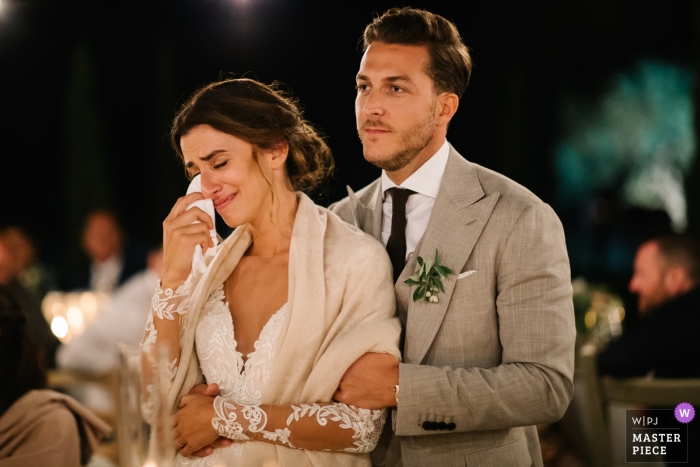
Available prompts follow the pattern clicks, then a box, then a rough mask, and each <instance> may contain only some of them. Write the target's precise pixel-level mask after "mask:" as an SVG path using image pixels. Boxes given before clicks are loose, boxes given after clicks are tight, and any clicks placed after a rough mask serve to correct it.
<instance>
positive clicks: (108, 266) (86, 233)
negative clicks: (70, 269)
mask: <svg viewBox="0 0 700 467" xmlns="http://www.w3.org/2000/svg"><path fill="white" fill-rule="evenodd" d="M82 242H83V243H82V245H83V250H84V251H85V253H86V254H87V256H88V260H89V265H86V266H87V267H84V268H83V270H82V271H81V272H80V273H79V274H78V275H77V276H76V277H75V278H74V279H73V281H72V282H71V283H70V284H69V287H68V288H69V289H82V290H94V291H99V292H105V293H110V292H111V291H112V290H114V289H115V288H116V287H118V286H120V285H122V284H123V283H124V282H125V281H126V280H127V279H129V278H130V277H131V276H133V275H134V274H135V273H137V272H138V271H141V270H143V269H144V267H145V264H144V258H143V255H139V254H137V253H136V252H135V251H133V250H132V249H131V248H126V247H125V241H124V231H123V229H122V227H121V225H120V223H119V221H118V220H117V216H116V214H115V213H114V212H112V211H109V210H99V211H93V212H92V213H90V214H89V215H88V216H87V219H86V221H85V228H84V230H83V239H82Z"/></svg>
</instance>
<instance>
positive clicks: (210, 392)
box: [190, 383, 233, 457]
mask: <svg viewBox="0 0 700 467" xmlns="http://www.w3.org/2000/svg"><path fill="white" fill-rule="evenodd" d="M190 394H204V395H206V396H211V397H216V396H219V395H220V394H221V392H220V391H219V385H218V384H216V383H212V384H195V385H194V386H192V389H190ZM231 443H233V441H231V440H230V439H228V438H225V437H223V436H219V437H218V438H217V439H216V441H214V442H213V443H211V444H210V445H208V446H205V447H203V448H202V449H200V450H198V451H195V452H193V453H192V454H191V456H192V457H207V456H211V455H212V454H213V453H214V449H216V448H227V447H229V446H231Z"/></svg>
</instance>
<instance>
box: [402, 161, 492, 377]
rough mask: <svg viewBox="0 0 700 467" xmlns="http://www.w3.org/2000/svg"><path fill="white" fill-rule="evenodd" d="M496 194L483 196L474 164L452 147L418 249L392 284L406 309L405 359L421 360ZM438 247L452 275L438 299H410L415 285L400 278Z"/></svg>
mask: <svg viewBox="0 0 700 467" xmlns="http://www.w3.org/2000/svg"><path fill="white" fill-rule="evenodd" d="M498 198H499V193H492V194H491V195H489V196H485V194H484V191H483V189H482V188H481V184H480V183H479V179H478V177H477V174H476V170H475V168H474V166H473V165H472V164H471V163H469V162H467V161H466V160H465V159H464V158H462V156H460V155H459V154H458V153H457V152H456V151H455V150H454V149H451V150H450V156H449V158H448V161H447V166H446V168H445V173H444V175H443V179H442V182H441V184H440V191H439V193H438V196H437V199H436V200H435V206H434V207H433V211H432V214H431V216H430V222H429V224H428V228H427V229H426V231H425V234H424V235H423V238H422V239H421V242H420V244H419V245H418V247H417V248H416V251H417V252H418V253H417V255H416V254H414V255H412V257H411V258H409V261H408V264H407V265H406V267H405V268H404V270H403V271H402V274H401V276H400V277H399V280H398V282H397V284H396V292H397V301H398V302H399V303H398V305H399V307H400V308H401V309H403V310H407V315H406V316H405V326H406V341H405V346H404V359H405V361H406V362H407V363H420V362H421V361H422V359H423V357H424V356H425V354H426V352H427V351H428V348H429V347H430V344H431V343H432V342H433V339H434V338H435V335H436V334H437V331H438V329H439V328H440V325H441V324H442V320H443V318H444V316H445V313H446V311H447V308H448V305H449V303H450V297H451V296H452V291H453V290H454V286H455V283H456V280H457V275H458V274H459V273H460V271H461V270H462V268H463V267H464V264H465V263H466V262H467V259H468V258H469V255H470V254H471V252H472V250H473V248H474V245H475V244H476V241H477V239H478V238H479V235H480V234H481V231H482V230H483V228H484V226H485V225H486V222H487V221H488V219H489V217H490V216H491V212H492V211H493V208H494V206H495V205H496V201H497V200H498ZM436 249H437V251H438V254H439V257H440V263H441V264H443V265H445V266H447V267H449V268H450V269H451V270H452V272H453V274H451V275H450V276H448V277H447V278H446V279H443V285H444V286H445V293H440V294H439V295H438V298H439V300H440V301H439V302H438V303H429V302H427V301H425V300H419V301H418V302H414V301H413V298H412V294H413V290H414V287H409V286H407V285H406V284H404V281H405V280H406V278H407V277H408V276H409V275H411V274H412V273H413V271H414V270H415V268H416V259H417V256H421V257H422V258H423V259H425V260H428V259H430V260H432V259H433V258H434V257H435V251H436ZM402 321H403V319H402Z"/></svg>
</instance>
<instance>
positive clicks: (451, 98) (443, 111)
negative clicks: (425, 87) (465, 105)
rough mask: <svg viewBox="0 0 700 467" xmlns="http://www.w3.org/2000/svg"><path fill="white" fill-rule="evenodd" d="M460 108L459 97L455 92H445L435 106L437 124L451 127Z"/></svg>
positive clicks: (438, 97) (440, 95) (439, 96)
mask: <svg viewBox="0 0 700 467" xmlns="http://www.w3.org/2000/svg"><path fill="white" fill-rule="evenodd" d="M458 107H459V97H457V94H455V93H453V92H443V93H441V94H438V96H437V105H436V106H435V113H436V115H435V120H436V121H435V123H436V125H437V126H443V125H445V126H446V125H449V123H450V120H452V117H454V115H455V113H456V112H457V108H458Z"/></svg>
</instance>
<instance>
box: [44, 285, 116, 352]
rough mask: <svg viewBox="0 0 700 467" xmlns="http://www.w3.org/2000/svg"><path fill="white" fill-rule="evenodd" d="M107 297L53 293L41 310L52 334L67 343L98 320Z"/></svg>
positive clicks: (75, 293)
mask: <svg viewBox="0 0 700 467" xmlns="http://www.w3.org/2000/svg"><path fill="white" fill-rule="evenodd" d="M107 297H108V296H107V295H106V294H104V293H100V292H69V293H63V292H51V293H49V294H47V295H46V297H45V298H44V300H43V302H42V303H41V308H42V312H43V314H44V318H45V319H46V321H47V322H48V323H49V324H50V326H51V332H53V333H54V335H55V336H56V337H58V338H59V340H60V341H61V342H64V343H65V342H69V341H70V340H71V339H73V338H74V337H77V336H79V335H81V334H82V333H83V332H84V331H85V328H86V327H87V326H89V325H90V324H91V323H92V322H93V321H95V319H97V316H98V314H99V312H100V310H101V308H102V306H103V305H104V303H105V302H106V300H107Z"/></svg>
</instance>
